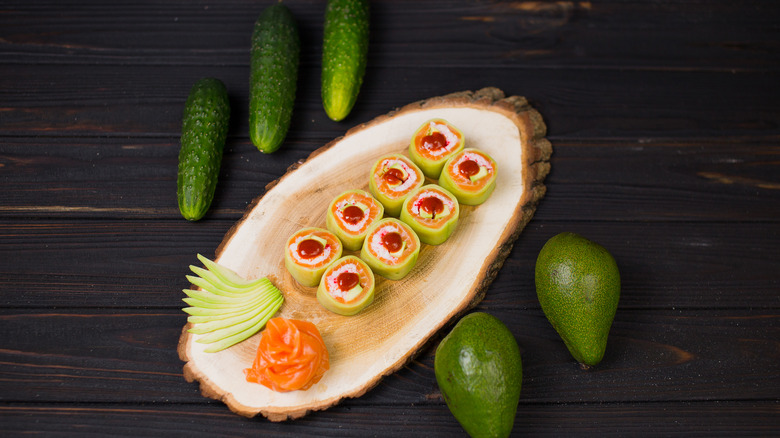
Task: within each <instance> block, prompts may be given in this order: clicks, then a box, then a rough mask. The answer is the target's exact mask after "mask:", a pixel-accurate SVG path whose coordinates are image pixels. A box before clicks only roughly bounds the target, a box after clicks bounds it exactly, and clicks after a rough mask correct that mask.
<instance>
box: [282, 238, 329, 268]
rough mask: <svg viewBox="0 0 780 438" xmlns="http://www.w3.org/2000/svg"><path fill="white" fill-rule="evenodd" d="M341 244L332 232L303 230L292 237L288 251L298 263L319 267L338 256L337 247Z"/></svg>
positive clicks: (309, 266)
mask: <svg viewBox="0 0 780 438" xmlns="http://www.w3.org/2000/svg"><path fill="white" fill-rule="evenodd" d="M339 245H340V243H339V242H337V241H336V240H335V237H334V236H333V235H331V234H330V233H322V232H317V231H312V232H301V233H298V234H295V235H293V237H292V238H290V241H289V242H288V246H287V251H289V254H290V255H291V256H292V258H293V259H294V260H295V262H296V263H297V264H299V265H301V266H305V267H308V268H318V267H322V266H326V265H327V264H329V263H330V262H331V261H332V260H333V259H334V258H336V257H337V256H336V252H337V251H336V248H337V247H338V246H339ZM334 256H336V257H334Z"/></svg>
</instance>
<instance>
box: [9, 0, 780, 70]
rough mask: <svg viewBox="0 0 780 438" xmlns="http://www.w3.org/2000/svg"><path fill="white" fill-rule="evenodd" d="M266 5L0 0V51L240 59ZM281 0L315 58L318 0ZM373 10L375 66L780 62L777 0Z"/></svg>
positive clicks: (429, 4)
mask: <svg viewBox="0 0 780 438" xmlns="http://www.w3.org/2000/svg"><path fill="white" fill-rule="evenodd" d="M268 4H270V2H247V1H229V2H228V1H225V2H219V3H216V4H214V3H213V2H205V1H198V2H187V3H185V4H175V5H174V4H173V2H154V1H148V0H147V1H139V2H124V3H119V2H112V3H111V4H107V3H102V2H88V1H70V2H67V3H63V2H56V1H55V2H35V3H30V2H25V1H15V2H6V5H5V7H4V10H5V13H4V14H3V15H2V16H1V17H0V29H2V33H0V36H1V37H0V50H2V51H3V53H4V55H5V56H4V57H3V58H2V61H0V62H4V63H14V64H16V63H30V62H32V63H46V64H52V63H54V64H71V63H79V64H94V63H95V61H96V60H99V61H100V62H101V63H105V62H108V63H114V64H122V65H130V64H136V65H151V64H156V65H160V64H166V65H243V66H247V65H248V62H249V58H248V51H249V36H250V34H251V32H252V26H253V24H254V20H255V19H256V17H257V15H258V14H259V13H260V11H262V9H263V8H264V7H265V6H267V5H268ZM285 4H287V5H288V6H289V7H290V9H291V10H292V12H293V14H294V15H295V18H296V20H297V21H298V23H299V28H300V32H301V35H302V40H303V51H302V62H303V63H304V65H308V66H312V65H319V62H320V56H321V54H320V49H321V44H322V27H323V15H324V4H323V3H322V2H319V1H316V0H294V1H286V2H285ZM372 11H373V13H372V15H373V19H372V40H371V48H370V58H369V62H370V64H371V65H373V66H375V67H381V68H387V67H398V66H414V67H419V66H426V67H433V66H437V67H446V68H453V67H456V68H457V67H464V66H474V65H479V64H492V65H501V66H504V67H510V68H511V67H516V66H518V65H523V66H524V67H531V68H543V69H546V68H550V67H553V66H587V67H589V68H591V67H600V68H620V69H624V68H636V69H655V68H669V69H673V68H683V69H686V68H699V69H724V70H728V69H732V68H738V69H747V68H756V69H763V68H766V67H769V66H771V67H772V68H775V69H776V68H777V67H778V66H779V64H778V63H779V61H780V60H779V59H778V57H777V56H776V49H777V48H776V47H775V46H774V45H773V44H772V43H771V41H773V39H774V36H775V32H776V28H775V20H774V17H776V16H777V15H778V13H780V9H778V6H777V3H776V2H773V1H771V0H763V1H757V0H752V1H748V2H739V3H734V2H732V3H728V2H681V1H674V2H663V3H658V2H650V1H630V2H626V1H599V2H588V1H557V2H537V1H524V2H488V1H479V2H468V3H465V2H457V1H449V0H444V1H442V0H437V1H425V2H419V1H413V0H405V1H398V0H393V1H390V0H384V1H373V2H372ZM63 16H66V17H67V19H68V21H67V25H63V24H62V23H63V21H62V18H63ZM434 17H435V19H434ZM691 29H695V32H691ZM129 41H132V44H131V43H128V42H129ZM767 55H770V56H767ZM772 55H775V56H772Z"/></svg>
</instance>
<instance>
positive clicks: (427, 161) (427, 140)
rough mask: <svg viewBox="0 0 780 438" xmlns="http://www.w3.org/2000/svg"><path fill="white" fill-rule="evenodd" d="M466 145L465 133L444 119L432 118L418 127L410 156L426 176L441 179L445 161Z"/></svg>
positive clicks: (410, 147) (411, 145)
mask: <svg viewBox="0 0 780 438" xmlns="http://www.w3.org/2000/svg"><path fill="white" fill-rule="evenodd" d="M464 147H465V142H464V138H463V133H461V132H460V130H458V128H456V127H455V126H454V125H452V124H451V123H449V122H447V121H446V120H443V119H432V120H428V121H427V122H425V123H423V124H422V126H420V127H419V128H417V131H416V132H415V133H414V135H413V136H412V141H411V143H410V144H409V157H410V158H411V159H412V161H413V162H414V164H416V165H417V166H419V167H420V169H421V170H422V171H423V173H424V174H425V176H427V177H428V178H431V179H439V175H441V169H442V168H443V167H444V162H445V161H447V159H449V158H450V157H451V156H453V155H455V154H456V153H458V152H460V151H461V150H462V149H463V148H464Z"/></svg>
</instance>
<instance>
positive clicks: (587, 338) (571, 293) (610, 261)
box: [535, 232, 620, 368]
mask: <svg viewBox="0 0 780 438" xmlns="http://www.w3.org/2000/svg"><path fill="white" fill-rule="evenodd" d="M535 282H536V294H537V297H538V298H539V304H541V306H542V311H543V312H544V314H545V316H546V317H547V319H548V320H549V321H550V323H551V324H552V326H553V328H555V331H557V332H558V334H559V335H560V336H561V338H562V339H563V342H564V344H566V347H567V348H568V349H569V352H570V353H571V355H572V356H574V359H576V360H577V361H578V362H579V363H580V364H581V365H582V367H583V368H588V367H590V366H595V365H597V364H598V363H599V362H601V359H602V358H603V357H604V351H605V350H606V347H607V337H608V335H609V330H610V328H611V326H612V320H613V319H614V318H615V311H616V310H617V306H618V300H619V299H620V272H619V271H618V267H617V263H616V262H615V259H614V257H612V254H610V253H609V252H608V251H607V250H606V249H605V248H604V247H603V246H601V245H599V244H598V243H595V242H592V241H590V240H588V239H586V238H584V237H582V236H580V235H578V234H575V233H568V232H567V233H560V234H558V235H556V236H553V237H552V238H550V240H548V241H547V243H545V244H544V246H543V247H542V250H541V251H540V252H539V256H538V257H537V259H536V268H535Z"/></svg>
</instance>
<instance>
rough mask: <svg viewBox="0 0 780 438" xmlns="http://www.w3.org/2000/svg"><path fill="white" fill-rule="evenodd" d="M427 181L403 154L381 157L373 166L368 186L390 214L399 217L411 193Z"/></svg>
mask: <svg viewBox="0 0 780 438" xmlns="http://www.w3.org/2000/svg"><path fill="white" fill-rule="evenodd" d="M423 183H425V175H424V174H423V172H422V170H420V168H419V167H417V165H415V164H414V163H412V160H410V159H409V158H407V157H406V156H404V155H402V154H389V155H385V156H383V157H380V158H379V159H378V160H377V161H376V163H374V166H373V167H372V168H371V172H370V174H369V179H368V187H369V191H370V192H371V194H372V195H374V197H375V198H376V199H377V200H379V202H381V203H382V205H383V206H384V207H385V213H386V214H387V215H388V216H393V217H398V215H399V214H400V213H401V205H403V203H404V200H405V199H406V197H407V196H409V193H410V192H411V191H412V190H414V189H416V188H418V187H421V186H422V185H423Z"/></svg>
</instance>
